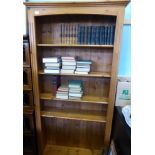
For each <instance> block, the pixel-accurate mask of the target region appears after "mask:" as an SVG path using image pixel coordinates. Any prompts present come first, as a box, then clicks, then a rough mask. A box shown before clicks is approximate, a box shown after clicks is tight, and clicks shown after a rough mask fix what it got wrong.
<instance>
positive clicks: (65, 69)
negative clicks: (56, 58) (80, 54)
mask: <svg viewBox="0 0 155 155" xmlns="http://www.w3.org/2000/svg"><path fill="white" fill-rule="evenodd" d="M61 59H62V69H61V73H64V74H68V73H71V74H73V73H74V71H75V68H76V58H75V57H61Z"/></svg>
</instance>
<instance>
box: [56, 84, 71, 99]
mask: <svg viewBox="0 0 155 155" xmlns="http://www.w3.org/2000/svg"><path fill="white" fill-rule="evenodd" d="M68 90H69V88H68V85H61V86H60V87H59V88H58V90H57V93H56V98H57V99H63V100H67V99H68Z"/></svg>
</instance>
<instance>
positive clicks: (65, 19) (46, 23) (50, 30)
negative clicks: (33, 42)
mask: <svg viewBox="0 0 155 155" xmlns="http://www.w3.org/2000/svg"><path fill="white" fill-rule="evenodd" d="M78 24H79V25H84V26H92V25H93V26H103V25H115V24H116V17H115V16H104V15H90V14H87V15H81V14H79V15H77V14H76V15H74V14H73V15H69V14H68V15H51V16H41V17H36V25H37V28H36V30H37V31H36V34H37V43H51V44H60V43H62V40H61V39H62V38H61V31H65V32H66V34H67V35H66V36H64V37H65V38H63V39H68V35H72V34H74V31H72V29H74V27H77V26H78ZM72 25H74V26H73V27H72ZM75 29H77V28H75ZM75 31H76V30H75ZM72 32H73V33H72ZM64 43H68V41H65V42H64ZM73 43H75V44H76V43H77V42H76V41H75V42H74V41H73Z"/></svg>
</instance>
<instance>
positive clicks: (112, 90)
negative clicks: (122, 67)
mask: <svg viewBox="0 0 155 155" xmlns="http://www.w3.org/2000/svg"><path fill="white" fill-rule="evenodd" d="M123 21H124V7H122V8H121V9H120V11H119V13H118V15H117V21H116V30H115V41H114V50H113V60H112V70H111V82H110V92H109V105H108V110H107V125H106V130H105V135H106V136H105V140H104V145H105V148H106V151H107V149H108V147H109V142H110V135H111V127H112V118H113V110H114V104H115V95H116V85H117V71H118V63H119V55H120V46H121V33H122V27H123Z"/></svg>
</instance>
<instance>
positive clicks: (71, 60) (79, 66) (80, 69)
mask: <svg viewBox="0 0 155 155" xmlns="http://www.w3.org/2000/svg"><path fill="white" fill-rule="evenodd" d="M43 64H44V73H51V74H59V73H62V74H88V73H89V72H90V68H91V67H90V65H91V64H92V61H91V60H77V58H76V57H61V58H60V57H48V58H43Z"/></svg>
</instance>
